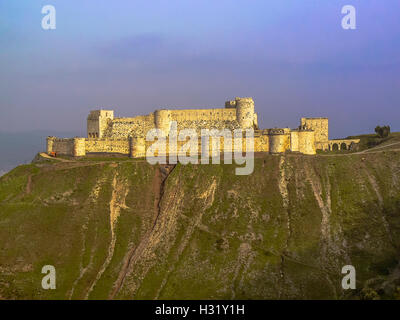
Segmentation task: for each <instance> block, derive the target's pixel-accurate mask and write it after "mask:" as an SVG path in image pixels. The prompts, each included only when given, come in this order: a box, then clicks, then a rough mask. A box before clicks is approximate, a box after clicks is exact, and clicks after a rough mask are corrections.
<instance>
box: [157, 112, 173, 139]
mask: <svg viewBox="0 0 400 320" xmlns="http://www.w3.org/2000/svg"><path fill="white" fill-rule="evenodd" d="M154 122H155V126H156V128H157V129H161V130H162V131H163V132H164V134H165V136H168V135H169V130H170V125H171V112H170V111H169V110H165V109H163V110H156V112H154Z"/></svg>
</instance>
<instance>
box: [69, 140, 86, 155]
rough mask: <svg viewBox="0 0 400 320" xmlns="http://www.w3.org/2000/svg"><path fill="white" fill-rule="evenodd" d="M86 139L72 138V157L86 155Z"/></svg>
mask: <svg viewBox="0 0 400 320" xmlns="http://www.w3.org/2000/svg"><path fill="white" fill-rule="evenodd" d="M85 140H86V139H85V138H74V139H73V146H72V148H73V149H72V155H73V156H74V157H82V156H85V155H86V141H85Z"/></svg>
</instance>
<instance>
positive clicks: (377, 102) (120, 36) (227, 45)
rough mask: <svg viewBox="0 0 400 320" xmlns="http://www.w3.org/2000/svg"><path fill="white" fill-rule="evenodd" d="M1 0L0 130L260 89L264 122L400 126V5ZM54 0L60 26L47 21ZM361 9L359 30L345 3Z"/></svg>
mask: <svg viewBox="0 0 400 320" xmlns="http://www.w3.org/2000/svg"><path fill="white" fill-rule="evenodd" d="M81 2H83V4H81V3H80V2H78V1H61V0H47V1H38V0H18V1H11V0H9V1H5V0H0V110H1V114H2V116H1V117H0V131H29V130H52V131H54V130H58V131H71V130H76V131H77V132H79V131H84V130H85V126H86V116H87V114H88V112H89V110H91V109H95V108H96V107H98V106H102V107H103V108H113V109H114V110H115V113H116V115H117V116H134V115H138V114H147V113H149V112H152V111H154V110H155V109H156V108H160V107H177V108H179V107H198V106H204V107H215V106H223V105H224V101H225V100H228V99H231V98H234V97H235V96H252V97H253V98H254V100H255V102H256V111H257V112H258V114H259V124H260V126H261V127H263V128H269V127H286V126H288V127H297V126H298V124H299V119H300V117H302V116H316V117H318V116H324V117H325V116H327V117H329V118H330V135H331V138H339V137H344V136H348V135H353V134H359V133H368V132H373V130H374V128H375V126H376V125H385V124H389V125H391V127H392V131H400V80H399V79H400V78H399V75H400V1H398V0H384V1H382V0H362V1H361V0H347V1H339V0H329V1H328V0H326V1H325V0H324V1H321V0H301V1H299V0H285V1H282V0H269V1H265V0H258V1H256V0H234V1H233V0H229V1H228V0H218V1H216V0H190V1H187V0H169V1H165V0H151V1H149V0H147V1H105V0H96V1H94V0H93V1H89V0H87V1H81ZM47 4H51V5H54V6H55V8H56V10H57V16H56V17H57V29H56V30H50V31H45V30H42V28H41V19H42V17H43V15H42V14H41V9H42V7H43V6H44V5H47ZM347 4H350V5H353V6H355V8H356V10H357V29H356V30H344V29H342V27H341V19H342V17H343V15H342V14H341V9H342V7H343V6H344V5H347Z"/></svg>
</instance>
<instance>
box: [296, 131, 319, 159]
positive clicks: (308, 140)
mask: <svg viewBox="0 0 400 320" xmlns="http://www.w3.org/2000/svg"><path fill="white" fill-rule="evenodd" d="M298 146H299V152H300V153H303V154H316V151H315V132H314V131H312V130H299V131H298Z"/></svg>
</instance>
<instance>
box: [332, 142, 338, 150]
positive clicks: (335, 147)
mask: <svg viewBox="0 0 400 320" xmlns="http://www.w3.org/2000/svg"><path fill="white" fill-rule="evenodd" d="M338 150H339V145H338V144H337V143H334V144H333V145H332V151H338Z"/></svg>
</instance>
